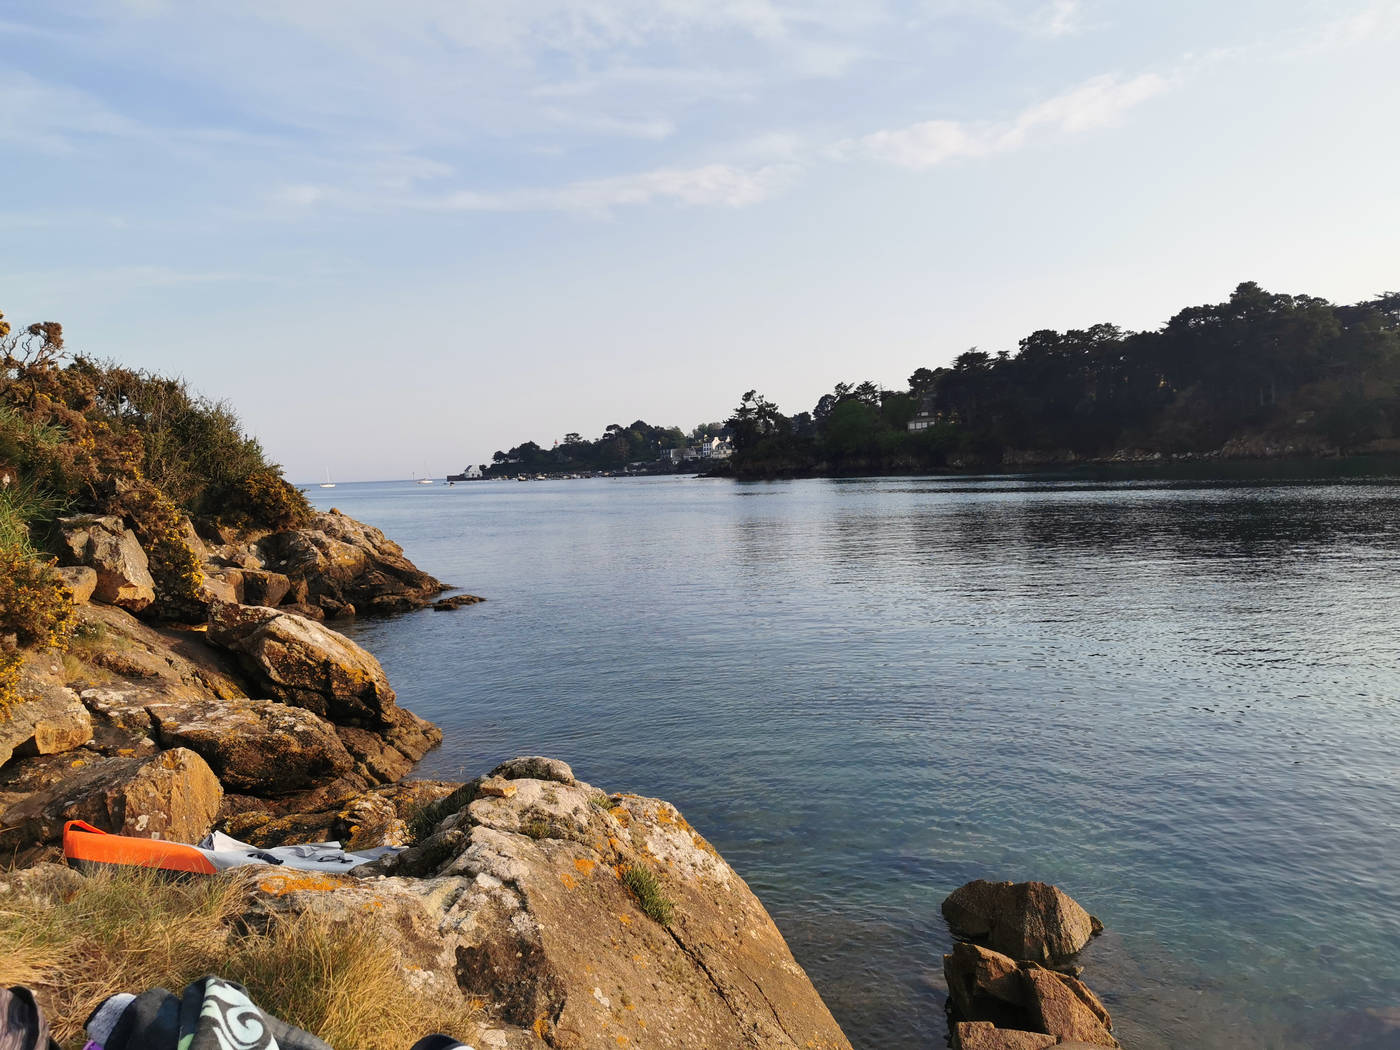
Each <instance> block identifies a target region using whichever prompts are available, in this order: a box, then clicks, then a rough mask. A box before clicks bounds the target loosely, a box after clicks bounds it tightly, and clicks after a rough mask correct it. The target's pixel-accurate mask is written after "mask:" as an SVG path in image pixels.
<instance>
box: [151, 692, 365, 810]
mask: <svg viewBox="0 0 1400 1050" xmlns="http://www.w3.org/2000/svg"><path fill="white" fill-rule="evenodd" d="M147 710H148V712H149V714H150V717H151V719H152V721H153V723H154V728H155V732H156V737H157V739H158V740H159V741H160V743H161V745H162V746H163V747H187V748H189V749H190V750H191V751H194V752H196V753H198V754H199V756H200V757H201V758H203V759H204V760H205V761H206V762H208V763H209V767H210V768H211V769H213V771H214V773H215V774H216V775H217V776H218V778H219V782H220V783H221V784H222V785H223V786H224V787H225V788H226V789H228V790H230V791H237V792H242V793H245V794H250V795H262V796H278V795H290V794H293V793H295V792H298V791H305V790H307V789H308V788H312V787H315V786H316V785H318V784H322V783H324V782H326V781H330V780H334V779H335V778H337V777H339V776H341V775H343V774H345V773H348V772H350V770H352V769H353V768H354V766H355V760H354V759H353V758H351V757H350V753H349V752H348V751H346V750H345V745H344V744H342V743H341V742H340V738H339V737H338V736H336V732H335V727H334V726H332V725H331V724H330V723H328V722H326V721H325V720H324V719H322V718H320V717H318V716H317V715H315V714H313V713H312V712H310V711H306V710H303V709H301V708H297V707H290V706H288V705H287V704H280V703H277V702H275V701H272V700H244V699H234V700H215V699H196V700H187V701H182V702H181V701H177V702H174V703H159V704H151V705H150V706H149V707H148V708H147Z"/></svg>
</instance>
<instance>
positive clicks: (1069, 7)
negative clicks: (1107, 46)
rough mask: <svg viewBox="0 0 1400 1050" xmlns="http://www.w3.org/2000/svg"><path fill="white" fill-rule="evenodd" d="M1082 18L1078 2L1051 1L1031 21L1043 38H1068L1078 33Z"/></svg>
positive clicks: (1081, 10)
mask: <svg viewBox="0 0 1400 1050" xmlns="http://www.w3.org/2000/svg"><path fill="white" fill-rule="evenodd" d="M1083 16H1084V10H1083V4H1081V3H1080V0H1051V2H1050V3H1048V4H1046V5H1045V6H1044V7H1043V8H1041V10H1040V11H1039V12H1037V14H1036V16H1035V18H1034V19H1033V20H1032V22H1031V25H1032V26H1034V27H1036V29H1038V31H1039V32H1040V34H1041V35H1043V36H1069V35H1071V34H1073V33H1077V32H1079V30H1080V28H1081V27H1082V20H1083Z"/></svg>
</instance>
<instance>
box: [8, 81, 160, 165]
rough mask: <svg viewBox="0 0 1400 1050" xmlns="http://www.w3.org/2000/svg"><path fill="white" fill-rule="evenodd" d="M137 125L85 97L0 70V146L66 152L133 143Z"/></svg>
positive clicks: (74, 90) (72, 91)
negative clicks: (103, 143)
mask: <svg viewBox="0 0 1400 1050" xmlns="http://www.w3.org/2000/svg"><path fill="white" fill-rule="evenodd" d="M141 133H142V130H141V125H140V124H139V123H137V122H136V121H133V120H130V119H129V118H127V117H124V116H122V115H121V114H119V113H115V112H113V111H112V110H110V109H108V108H107V107H106V106H105V105H104V104H103V103H102V102H100V101H99V100H98V99H95V98H93V97H92V96H91V95H88V94H86V93H85V92H82V91H79V90H77V89H75V88H70V87H67V86H65V85H61V84H51V83H48V82H46V81H43V80H40V79H39V78H38V77H34V76H31V75H29V74H28V73H23V72H20V71H18V70H13V69H11V70H0V141H4V142H9V143H12V144H17V145H22V146H24V147H26V148H28V149H32V150H37V151H41V152H45V153H69V152H72V151H73V150H74V149H75V144H76V143H77V142H79V141H84V140H89V139H91V138H93V137H102V138H112V137H119V138H133V137H137V136H139V135H140V134H141Z"/></svg>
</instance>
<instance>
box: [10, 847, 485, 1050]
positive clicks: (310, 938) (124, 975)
mask: <svg viewBox="0 0 1400 1050" xmlns="http://www.w3.org/2000/svg"><path fill="white" fill-rule="evenodd" d="M243 901H244V890H243V888H242V887H241V886H240V884H239V883H238V882H236V881H235V880H233V879H229V878H221V877H215V878H200V879H194V880H190V881H185V882H171V881H169V880H168V879H165V878H162V877H161V876H159V875H157V874H155V873H153V872H149V871H143V870H132V871H120V872H112V873H103V874H99V875H94V876H90V877H89V878H87V879H85V880H83V883H82V886H81V888H80V889H78V890H76V891H70V892H68V893H64V894H59V895H57V896H56V897H54V896H44V895H33V896H31V895H26V894H22V893H10V894H7V895H5V896H3V897H0V986H5V985H11V984H25V985H28V986H29V987H30V988H33V989H34V990H35V991H36V992H37V993H38V994H39V996H40V1000H41V1002H43V1003H44V1005H45V1009H46V1011H47V1012H48V1014H49V1020H50V1024H51V1025H52V1026H53V1028H54V1034H55V1036H56V1037H57V1038H58V1039H59V1041H60V1042H62V1043H63V1044H64V1046H71V1047H75V1048H76V1047H80V1046H82V1044H83V1038H82V1033H81V1028H82V1024H83V1022H84V1021H85V1020H86V1019H87V1017H88V1015H89V1014H90V1013H91V1012H92V1010H93V1009H94V1008H95V1007H96V1006H97V1004H98V1003H100V1002H101V1001H102V1000H103V999H105V998H107V996H109V995H112V994H114V993H116V992H134V993H139V992H142V991H145V990H147V989H149V988H156V987H162V988H167V989H170V990H171V991H174V992H177V993H178V992H179V990H180V989H181V988H183V987H184V986H185V985H186V984H188V983H189V982H190V981H193V980H197V979H199V978H200V977H203V976H205V975H206V974H217V975H218V976H220V977H224V978H227V979H229V980H233V981H237V982H239V983H240V984H243V985H246V986H247V988H248V991H249V994H250V995H251V996H252V999H253V1001H254V1002H255V1003H257V1004H258V1006H259V1007H261V1008H262V1009H263V1010H264V1011H266V1012H267V1013H269V1014H273V1015H274V1016H277V1017H280V1018H282V1019H283V1020H284V1021H287V1022H289V1023H291V1024H294V1025H296V1026H297V1027H299V1028H304V1029H306V1030H307V1031H309V1032H312V1033H313V1034H315V1035H317V1036H319V1037H320V1038H322V1039H324V1040H325V1041H326V1042H328V1043H329V1044H330V1045H331V1046H333V1047H336V1048H338V1050H404V1048H406V1047H408V1046H410V1045H411V1044H412V1043H413V1042H414V1041H416V1040H417V1039H418V1038H420V1037H421V1036H423V1035H426V1034H428V1033H430V1032H435V1031H440V1032H448V1033H449V1034H452V1035H454V1036H456V1037H457V1038H459V1039H464V1040H467V1041H470V1037H471V1036H473V1035H475V1032H476V1027H477V1025H476V1020H478V1019H479V1017H480V1010H479V1006H477V1004H472V1003H470V1002H468V1001H467V1000H466V999H459V1000H456V1001H454V1002H451V1003H436V1002H428V1001H424V1000H423V998H422V997H421V996H420V995H419V994H418V993H416V992H415V991H414V990H413V989H412V988H411V987H410V986H409V985H408V984H407V983H406V981H405V978H404V974H403V972H402V971H401V970H400V969H399V968H398V967H397V966H396V964H395V961H394V956H393V953H392V952H387V951H385V950H384V947H383V944H382V943H381V939H380V936H379V933H378V932H377V931H376V930H375V929H374V928H372V927H371V926H364V927H360V928H356V929H344V928H337V927H329V926H327V925H325V924H323V923H321V922H318V921H317V920H316V919H315V918H314V917H312V916H308V915H299V916H293V917H291V918H285V919H279V920H277V921H275V922H274V923H273V924H272V925H271V926H270V927H269V928H268V929H267V930H265V931H263V932H248V931H246V930H245V929H242V928H241V927H240V926H239V924H237V923H236V922H235V919H236V917H237V916H238V915H239V914H240V912H241V911H242V905H243Z"/></svg>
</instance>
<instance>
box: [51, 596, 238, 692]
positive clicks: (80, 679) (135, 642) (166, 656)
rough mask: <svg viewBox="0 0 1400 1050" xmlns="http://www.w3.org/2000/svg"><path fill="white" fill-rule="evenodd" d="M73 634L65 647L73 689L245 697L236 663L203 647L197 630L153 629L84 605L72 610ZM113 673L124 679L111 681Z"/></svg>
mask: <svg viewBox="0 0 1400 1050" xmlns="http://www.w3.org/2000/svg"><path fill="white" fill-rule="evenodd" d="M75 614H76V619H77V623H78V632H77V637H76V638H75V640H74V642H73V643H72V644H71V645H70V647H69V657H70V663H72V662H76V663H77V665H78V666H77V667H76V668H75V670H74V672H73V674H74V682H75V683H77V684H76V686H75V687H76V688H79V690H80V691H81V690H82V689H84V688H86V687H88V686H94V687H96V686H108V685H110V686H112V687H113V688H116V689H119V690H124V689H130V688H135V687H137V686H138V685H139V686H141V687H145V686H150V687H152V688H160V689H166V690H178V691H179V692H181V693H182V694H184V695H188V696H200V697H213V698H228V697H238V696H243V695H245V690H244V688H243V683H241V682H240V681H239V678H240V676H241V674H242V672H241V670H240V668H239V665H238V662H237V660H236V659H234V657H232V656H231V655H230V654H229V653H228V652H227V651H226V650H224V649H222V648H215V647H213V646H211V645H209V644H208V643H207V641H206V637H205V634H204V632H203V631H197V630H177V629H167V628H159V627H154V626H151V625H148V624H145V623H142V622H141V621H140V620H137V619H136V618H135V617H133V616H130V615H129V614H127V613H125V612H123V611H122V610H121V609H115V608H112V607H110V606H105V605H86V606H81V607H79V608H78V609H77V610H75ZM114 676H115V677H116V678H118V679H125V680H126V681H125V682H114V681H113V678H114Z"/></svg>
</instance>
